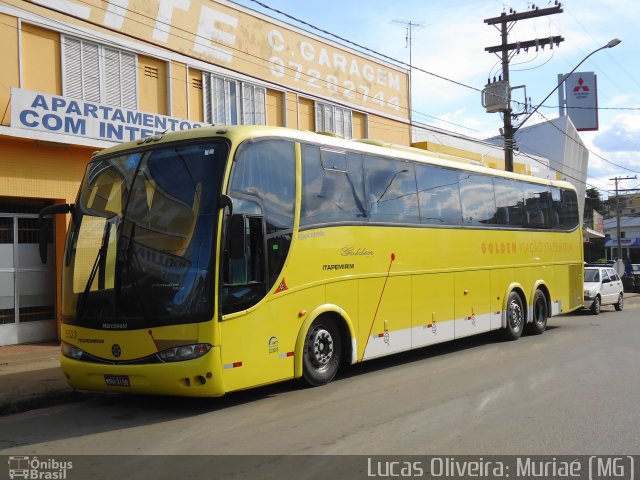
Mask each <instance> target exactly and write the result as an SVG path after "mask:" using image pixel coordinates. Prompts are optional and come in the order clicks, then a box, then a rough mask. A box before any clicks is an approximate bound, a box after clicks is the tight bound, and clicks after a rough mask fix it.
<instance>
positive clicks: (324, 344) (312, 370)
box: [302, 318, 342, 387]
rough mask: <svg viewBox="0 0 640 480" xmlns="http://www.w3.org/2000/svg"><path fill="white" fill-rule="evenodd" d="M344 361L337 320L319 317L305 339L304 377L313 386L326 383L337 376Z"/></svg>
mask: <svg viewBox="0 0 640 480" xmlns="http://www.w3.org/2000/svg"><path fill="white" fill-rule="evenodd" d="M341 361H342V339H341V338H340V331H339V330H338V327H337V326H336V324H335V322H333V321H332V320H330V319H323V318H319V319H317V320H315V321H314V322H313V323H312V324H311V326H310V327H309V331H308V332H307V336H306V338H305V341H304V352H303V358H302V378H303V380H304V381H305V383H306V384H307V385H309V386H311V387H317V386H320V385H325V384H327V383H329V382H330V381H331V380H333V377H335V376H336V373H337V372H338V368H339V367H340V362H341Z"/></svg>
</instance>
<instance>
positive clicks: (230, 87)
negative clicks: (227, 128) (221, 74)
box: [224, 79, 240, 125]
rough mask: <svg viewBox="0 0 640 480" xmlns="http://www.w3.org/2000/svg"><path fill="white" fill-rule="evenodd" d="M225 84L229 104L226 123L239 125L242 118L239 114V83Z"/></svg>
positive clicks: (230, 82)
mask: <svg viewBox="0 0 640 480" xmlns="http://www.w3.org/2000/svg"><path fill="white" fill-rule="evenodd" d="M224 83H225V87H226V88H225V93H226V99H227V102H226V104H225V108H226V116H225V123H227V125H238V124H239V123H240V122H239V119H240V116H239V114H238V108H239V106H238V82H236V81H235V80H226V79H225V81H224Z"/></svg>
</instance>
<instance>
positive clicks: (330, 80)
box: [22, 0, 409, 119]
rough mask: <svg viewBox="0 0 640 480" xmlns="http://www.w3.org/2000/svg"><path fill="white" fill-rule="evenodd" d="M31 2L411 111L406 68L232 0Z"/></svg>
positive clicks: (397, 112)
mask: <svg viewBox="0 0 640 480" xmlns="http://www.w3.org/2000/svg"><path fill="white" fill-rule="evenodd" d="M30 2H31V3H32V4H39V5H42V6H44V7H46V8H48V9H54V10H57V11H59V12H62V13H64V14H66V15H71V16H73V17H75V18H78V19H81V20H86V21H89V22H92V23H94V24H97V25H101V26H104V27H106V28H109V29H112V30H116V31H118V32H121V33H123V34H126V35H129V36H131V37H134V38H138V39H140V40H143V41H146V42H150V43H153V44H156V45H159V46H161V47H165V48H169V49H171V50H173V51H176V52H180V53H183V54H185V55H188V56H191V57H196V58H198V59H200V60H203V61H205V62H208V63H211V64H214V65H218V66H222V67H224V68H228V69H230V70H234V71H237V72H242V73H244V74H247V75H250V76H252V77H254V78H259V79H264V80H266V81H269V82H273V83H275V84H278V85H283V86H286V87H288V88H291V89H293V90H295V91H299V92H303V93H309V94H312V95H318V96H323V97H325V98H328V99H329V100H333V101H336V102H340V103H347V104H352V105H357V106H360V107H362V108H365V109H368V110H374V111H378V112H380V113H382V114H387V115H392V116H395V117H397V118H403V119H407V118H408V89H409V76H408V73H407V71H406V70H403V69H401V68H399V67H396V66H393V65H392V64H390V63H386V62H383V61H380V60H376V59H374V58H372V57H367V56H364V55H362V54H359V53H358V52H356V51H355V50H350V49H347V48H345V47H341V46H339V45H338V44H336V43H332V42H329V41H324V40H322V39H321V38H320V37H316V36H313V35H310V34H305V32H302V31H301V30H298V29H294V28H293V27H290V26H288V25H286V24H284V23H281V22H277V21H275V20H273V21H272V20H270V19H269V17H266V16H262V15H260V14H257V13H256V14H251V13H248V12H249V11H247V10H244V9H242V10H241V9H238V7H237V6H234V4H232V3H231V2H227V1H221V0H219V1H212V0H108V1H107V0H30ZM22 5H23V6H24V5H25V3H22ZM27 5H28V4H27Z"/></svg>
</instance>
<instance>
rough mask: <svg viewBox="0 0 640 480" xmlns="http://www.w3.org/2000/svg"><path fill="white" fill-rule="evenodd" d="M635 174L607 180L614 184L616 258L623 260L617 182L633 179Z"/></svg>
mask: <svg viewBox="0 0 640 480" xmlns="http://www.w3.org/2000/svg"><path fill="white" fill-rule="evenodd" d="M636 178H638V177H636V176H633V177H613V178H610V179H609V180H613V181H614V183H615V185H616V237H617V238H618V258H619V259H621V260H623V258H622V238H621V237H620V197H619V196H618V182H619V181H620V180H635V179H636Z"/></svg>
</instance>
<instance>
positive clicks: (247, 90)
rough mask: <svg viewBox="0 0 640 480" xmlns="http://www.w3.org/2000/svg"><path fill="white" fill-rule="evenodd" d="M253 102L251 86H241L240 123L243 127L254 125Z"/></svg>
mask: <svg viewBox="0 0 640 480" xmlns="http://www.w3.org/2000/svg"><path fill="white" fill-rule="evenodd" d="M254 105H255V102H254V99H253V86H252V85H247V84H244V83H243V84H242V123H243V124H244V125H254V124H255V108H254Z"/></svg>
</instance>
